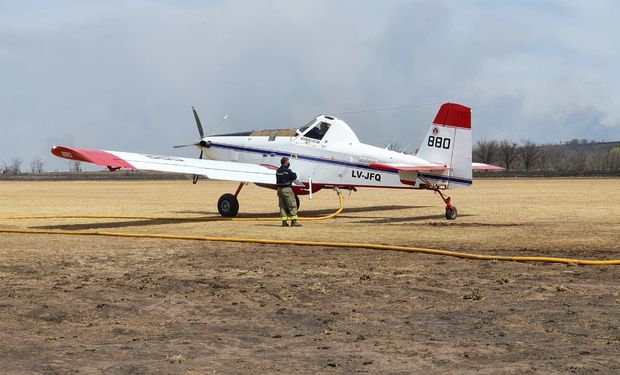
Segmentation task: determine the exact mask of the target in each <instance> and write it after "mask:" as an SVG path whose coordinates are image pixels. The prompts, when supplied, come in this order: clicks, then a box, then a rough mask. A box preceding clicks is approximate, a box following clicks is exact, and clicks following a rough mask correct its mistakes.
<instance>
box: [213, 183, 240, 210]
mask: <svg viewBox="0 0 620 375" xmlns="http://www.w3.org/2000/svg"><path fill="white" fill-rule="evenodd" d="M243 185H245V183H243V182H242V183H240V184H239V187H238V188H237V191H235V194H230V193H226V194H224V195H222V196H221V197H220V199H219V200H218V201H217V210H218V212H219V213H220V215H222V217H235V216H237V213H239V200H238V199H237V196H238V195H239V193H240V192H241V189H242V188H243Z"/></svg>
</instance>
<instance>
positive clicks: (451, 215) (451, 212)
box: [446, 207, 457, 220]
mask: <svg viewBox="0 0 620 375" xmlns="http://www.w3.org/2000/svg"><path fill="white" fill-rule="evenodd" d="M456 216H457V211H456V207H446V219H447V220H454V219H456Z"/></svg>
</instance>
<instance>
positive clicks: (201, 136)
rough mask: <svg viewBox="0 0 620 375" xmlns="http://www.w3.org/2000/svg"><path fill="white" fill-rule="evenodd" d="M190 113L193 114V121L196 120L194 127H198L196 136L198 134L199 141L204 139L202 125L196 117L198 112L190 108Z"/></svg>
mask: <svg viewBox="0 0 620 375" xmlns="http://www.w3.org/2000/svg"><path fill="white" fill-rule="evenodd" d="M192 112H194V120H196V126H197V127H198V134H200V139H203V138H204V137H205V132H204V130H202V124H201V123H200V117H198V112H196V108H194V107H192Z"/></svg>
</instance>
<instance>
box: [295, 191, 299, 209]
mask: <svg viewBox="0 0 620 375" xmlns="http://www.w3.org/2000/svg"><path fill="white" fill-rule="evenodd" d="M295 203H297V211H299V197H298V196H297V194H295Z"/></svg>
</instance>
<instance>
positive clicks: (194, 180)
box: [192, 149, 202, 185]
mask: <svg viewBox="0 0 620 375" xmlns="http://www.w3.org/2000/svg"><path fill="white" fill-rule="evenodd" d="M198 159H202V149H200V156H198ZM198 177H200V176H199V175H197V174H195V175H194V178H193V179H192V184H194V185H195V184H196V182H198Z"/></svg>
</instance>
